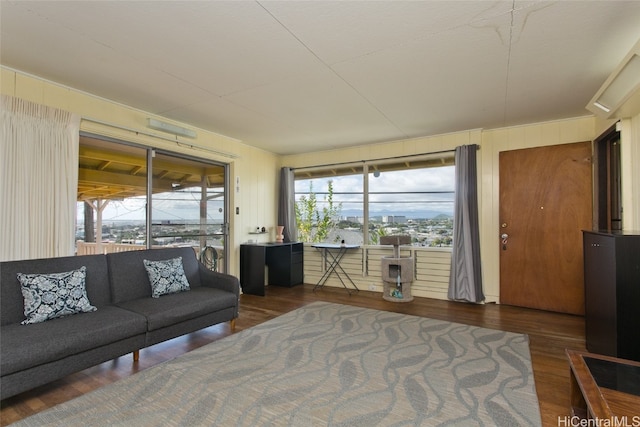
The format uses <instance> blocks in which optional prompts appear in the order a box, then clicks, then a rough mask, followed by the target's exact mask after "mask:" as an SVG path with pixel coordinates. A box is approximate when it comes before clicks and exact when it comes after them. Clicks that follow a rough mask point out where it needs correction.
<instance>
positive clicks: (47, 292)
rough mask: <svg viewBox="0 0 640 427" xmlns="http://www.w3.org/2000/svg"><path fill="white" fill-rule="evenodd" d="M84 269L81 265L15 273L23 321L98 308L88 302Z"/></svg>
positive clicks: (41, 320) (32, 321) (85, 269)
mask: <svg viewBox="0 0 640 427" xmlns="http://www.w3.org/2000/svg"><path fill="white" fill-rule="evenodd" d="M86 272H87V268H86V267H85V266H82V267H80V268H79V269H77V270H73V271H67V272H63V273H50V274H24V273H18V275H17V276H18V281H19V282H20V285H21V289H22V297H23V298H24V315H25V317H26V319H25V320H23V321H22V324H23V325H28V324H33V323H40V322H44V321H45V320H49V319H55V318H57V317H62V316H68V315H70V314H77V313H88V312H91V311H96V310H97V308H96V307H94V306H93V305H91V303H90V302H89V298H88V297H87V290H86V287H85V278H86Z"/></svg>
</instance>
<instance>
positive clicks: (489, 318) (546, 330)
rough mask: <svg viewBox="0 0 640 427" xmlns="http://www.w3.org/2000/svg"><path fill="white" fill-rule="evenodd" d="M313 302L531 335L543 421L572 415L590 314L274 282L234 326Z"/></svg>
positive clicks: (51, 402)
mask: <svg viewBox="0 0 640 427" xmlns="http://www.w3.org/2000/svg"><path fill="white" fill-rule="evenodd" d="M313 301H329V302H334V303H339V304H351V305H355V306H360V307H369V308H374V309H378V310H387V311H394V312H398V313H405V314H411V315H416V316H424V317H431V318H434V319H442V320H448V321H451V322H458V323H466V324H471V325H476V326H481V327H485V328H493V329H500V330H505V331H511V332H518V333H523V334H528V335H529V340H530V349H531V358H532V363H533V371H534V376H535V382H536V389H537V393H538V399H539V401H540V410H541V415H542V422H543V425H544V426H557V425H558V417H565V416H567V415H568V408H569V365H568V362H567V359H566V356H565V353H564V351H565V349H566V348H572V349H577V350H584V346H585V342H584V318H583V317H581V316H572V315H565V314H558V313H550V312H545V311H538V310H531V309H526V308H518V307H511V306H506V305H496V304H486V305H474V304H464V303H457V302H450V301H440V300H433V299H428V298H415V299H414V301H412V302H410V303H393V302H388V301H385V300H383V299H382V297H381V295H380V294H379V293H374V292H368V291H360V292H359V293H357V294H353V295H351V296H350V295H348V294H347V293H346V292H345V291H344V289H336V288H324V289H323V290H321V291H319V292H316V293H314V292H313V286H311V285H304V286H296V287H294V288H281V287H276V286H270V287H268V288H267V294H266V296H265V297H259V296H253V295H242V296H241V298H240V317H239V319H238V320H237V323H236V331H240V330H243V329H246V328H250V327H252V326H254V325H257V324H259V323H262V322H264V321H266V320H269V319H272V318H274V317H276V316H279V315H281V314H283V313H286V312H288V311H291V310H295V309H296V308H298V307H301V306H303V305H306V304H309V303H311V302H313ZM230 333H231V332H230V330H229V324H228V323H225V324H222V325H217V326H212V327H210V328H206V329H203V330H201V331H198V332H195V333H192V334H189V335H185V336H183V337H180V338H176V339H174V340H170V341H167V342H164V343H161V344H157V345H155V346H153V347H149V348H146V349H144V350H141V351H140V360H139V362H137V363H134V362H133V358H132V356H131V355H126V356H123V357H120V358H118V359H114V360H112V361H109V362H105V363H103V364H101V365H98V366H95V367H93V368H90V369H86V370H84V371H82V372H78V373H76V374H73V375H70V376H68V377H66V378H63V379H61V380H58V381H55V382H53V383H50V384H47V385H45V386H42V387H39V388H37V389H34V390H31V391H28V392H25V393H22V394H20V395H18V396H14V397H12V398H9V399H5V400H4V401H2V404H1V410H0V425H2V426H5V425H8V424H11V423H12V422H15V421H18V420H20V419H22V418H25V417H27V416H29V415H31V414H35V413H37V412H40V411H43V410H45V409H47V408H50V407H52V406H55V405H57V404H59V403H62V402H65V401H67V400H70V399H73V398H74V397H77V396H80V395H82V394H84V393H87V392H89V391H91V390H94V389H96V388H98V387H101V386H103V385H106V384H110V383H112V382H115V381H117V380H119V379H121V378H124V377H127V376H130V375H133V374H135V373H136V372H139V371H141V370H144V369H147V368H149V367H151V366H154V365H157V364H158V363H161V362H163V361H165V360H169V359H172V358H174V357H177V356H179V355H181V354H184V353H185V352H188V351H190V350H193V349H195V348H198V347H200V346H203V345H205V344H208V343H210V342H213V341H215V340H217V339H220V338H223V337H225V336H227V335H229V334H230Z"/></svg>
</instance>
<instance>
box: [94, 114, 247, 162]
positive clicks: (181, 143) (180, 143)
mask: <svg viewBox="0 0 640 427" xmlns="http://www.w3.org/2000/svg"><path fill="white" fill-rule="evenodd" d="M82 120H86V121H88V122H92V123H96V124H99V125H103V126H108V127H111V128H114V129H120V130H124V131H127V132H132V133H135V134H136V135H145V136H149V137H152V138H157V139H162V140H165V141H169V142H173V143H175V144H176V145H177V146H179V147H187V148H191V149H198V150H202V151H208V152H210V153H213V154H217V155H219V156H223V157H228V158H230V159H237V158H239V157H240V156H238V155H236V154H232V153H227V152H225V151H219V150H216V149H214V148H209V147H205V146H203V145H198V144H192V143H190V142H184V141H180V140H178V135H176V136H175V139H174V138H171V137H168V136H165V135H160V134H157V133H154V132H147V131H143V130H139V129H133V128H130V127H126V126H122V125H118V124H115V123H109V122H105V121H103V120H98V119H94V118H91V117H84V116H83V117H82Z"/></svg>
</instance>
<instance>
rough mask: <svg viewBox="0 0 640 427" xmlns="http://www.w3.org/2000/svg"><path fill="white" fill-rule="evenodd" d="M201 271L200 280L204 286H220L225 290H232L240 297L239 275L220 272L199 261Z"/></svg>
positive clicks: (219, 287)
mask: <svg viewBox="0 0 640 427" xmlns="http://www.w3.org/2000/svg"><path fill="white" fill-rule="evenodd" d="M198 269H199V272H200V282H201V284H202V286H207V287H210V288H218V289H222V290H223V291H228V292H232V293H234V294H235V295H236V297H237V298H240V281H239V280H238V278H237V277H235V276H232V275H230V274H224V273H218V272H217V271H211V270H209V269H208V268H207V267H205V266H204V265H203V264H200V263H198Z"/></svg>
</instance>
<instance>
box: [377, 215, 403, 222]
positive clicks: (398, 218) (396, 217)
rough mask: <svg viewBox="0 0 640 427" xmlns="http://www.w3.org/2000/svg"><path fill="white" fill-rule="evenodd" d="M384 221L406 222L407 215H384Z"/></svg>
mask: <svg viewBox="0 0 640 427" xmlns="http://www.w3.org/2000/svg"><path fill="white" fill-rule="evenodd" d="M382 222H383V223H386V224H406V223H407V217H406V216H404V215H388V216H383V217H382Z"/></svg>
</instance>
